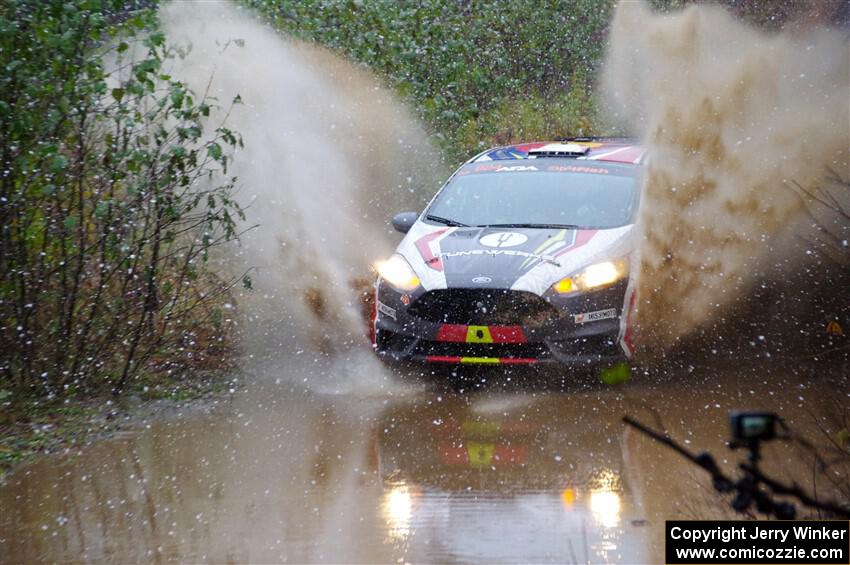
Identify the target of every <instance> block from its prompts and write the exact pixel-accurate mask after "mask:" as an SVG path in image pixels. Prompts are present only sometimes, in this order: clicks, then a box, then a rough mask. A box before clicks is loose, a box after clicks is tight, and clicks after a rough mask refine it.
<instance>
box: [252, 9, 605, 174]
mask: <svg viewBox="0 0 850 565" xmlns="http://www.w3.org/2000/svg"><path fill="white" fill-rule="evenodd" d="M243 2H244V3H245V4H247V5H249V6H252V7H254V8H256V9H257V10H259V11H260V12H261V13H262V14H264V15H265V16H267V17H268V18H269V19H270V21H271V22H272V23H273V24H274V25H275V26H277V27H279V28H281V29H283V30H285V31H287V32H289V33H291V34H293V35H295V36H297V37H300V38H303V39H307V40H311V41H315V42H318V43H320V44H322V45H325V46H328V47H330V48H332V49H335V50H338V51H341V52H342V53H343V54H345V55H347V56H348V57H350V58H352V59H354V60H355V61H358V62H360V63H362V64H364V65H366V66H368V67H370V68H371V69H372V70H374V71H376V72H378V73H380V74H382V75H383V76H384V77H386V78H387V80H388V81H389V82H390V83H391V84H392V86H394V87H395V89H396V90H397V91H398V92H400V93H401V94H402V96H404V97H405V98H406V99H407V100H408V101H409V102H410V103H411V105H412V106H413V107H414V108H416V109H418V111H419V112H420V113H421V117H422V118H423V119H424V120H425V122H426V123H427V124H429V125H430V126H431V127H432V129H433V131H434V132H435V135H436V137H437V138H438V139H440V140H441V141H442V143H443V147H444V149H446V150H447V153H448V156H449V157H450V158H452V159H458V158H462V157H466V156H468V154H469V153H470V152H474V151H477V150H479V149H480V147H481V146H482V145H490V144H491V143H494V142H508V141H517V140H520V139H522V140H529V139H534V138H552V137H557V136H564V135H573V134H582V133H585V134H587V133H590V132H591V131H592V130H593V128H594V125H595V122H596V113H595V109H594V103H593V84H592V80H591V78H592V77H594V76H596V72H597V67H598V65H599V63H600V61H601V58H602V54H603V39H604V34H605V30H606V26H607V24H608V20H609V18H610V16H611V9H612V4H613V2H612V1H611V0H571V1H565V0H547V1H542V2H536V3H534V4H533V5H524V4H518V3H516V2H509V1H507V0H486V1H481V2H469V1H457V0H425V1H417V2H412V1H402V2H397V1H394V0H373V1H367V2H358V1H351V0H243ZM517 120H520V121H517Z"/></svg>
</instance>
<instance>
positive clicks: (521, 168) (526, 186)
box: [426, 161, 636, 229]
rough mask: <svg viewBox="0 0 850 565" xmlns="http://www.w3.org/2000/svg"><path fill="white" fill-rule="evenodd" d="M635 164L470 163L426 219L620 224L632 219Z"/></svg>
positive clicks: (467, 222)
mask: <svg viewBox="0 0 850 565" xmlns="http://www.w3.org/2000/svg"><path fill="white" fill-rule="evenodd" d="M635 169H636V168H635V167H610V166H602V165H596V164H593V165H577V164H575V161H571V162H570V164H568V165H563V164H554V163H550V164H546V165H540V164H535V165H497V164H492V163H488V164H471V165H467V166H466V167H464V168H463V169H461V171H460V172H459V173H458V174H457V175H456V176H455V177H454V178H453V179H452V180H451V182H449V183H448V184H447V185H446V186H445V187H444V188H443V190H442V191H441V192H440V194H439V195H438V196H437V198H436V199H435V201H434V203H433V204H432V205H431V207H430V208H429V209H428V212H427V214H426V219H431V221H435V222H437V223H447V222H451V225H467V226H516V227H520V226H526V227H533V226H538V225H539V226H571V227H577V228H596V229H602V228H614V227H619V226H623V225H626V224H629V223H632V221H633V220H632V216H633V211H634V207H635V200H636V195H635V191H636V181H635V176H634V173H635ZM428 217H430V218H428Z"/></svg>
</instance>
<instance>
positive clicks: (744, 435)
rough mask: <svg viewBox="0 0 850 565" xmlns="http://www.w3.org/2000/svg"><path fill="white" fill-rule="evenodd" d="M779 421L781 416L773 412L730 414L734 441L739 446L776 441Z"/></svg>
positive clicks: (738, 412)
mask: <svg viewBox="0 0 850 565" xmlns="http://www.w3.org/2000/svg"><path fill="white" fill-rule="evenodd" d="M778 421H779V416H777V415H776V414H774V413H773V412H744V411H736V412H730V413H729V424H730V427H731V429H732V441H733V443H736V444H739V445H746V444H751V443H755V442H760V441H768V440H771V439H775V438H776V424H777V422H778Z"/></svg>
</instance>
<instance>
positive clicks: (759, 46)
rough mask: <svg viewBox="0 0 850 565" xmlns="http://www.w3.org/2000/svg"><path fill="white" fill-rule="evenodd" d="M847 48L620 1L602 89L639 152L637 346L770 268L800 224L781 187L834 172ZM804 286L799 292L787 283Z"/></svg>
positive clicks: (716, 309)
mask: <svg viewBox="0 0 850 565" xmlns="http://www.w3.org/2000/svg"><path fill="white" fill-rule="evenodd" d="M848 67H850V64H848V47H847V41H846V38H844V37H843V36H842V35H841V34H840V33H837V32H834V31H829V30H824V29H820V30H809V31H805V32H799V33H796V34H790V33H783V34H772V35H768V34H765V33H762V32H759V31H756V30H754V29H751V28H750V27H748V26H746V25H744V24H742V23H741V22H738V21H736V20H735V19H734V18H733V17H732V16H731V15H729V14H728V13H726V12H725V11H724V10H722V9H721V8H718V7H713V6H692V7H689V8H688V9H686V10H684V11H682V12H680V13H677V14H674V15H668V16H662V15H656V14H652V13H651V12H650V10H649V8H648V7H647V6H645V5H643V4H642V3H637V2H622V3H620V5H619V7H618V9H617V12H616V15H615V18H614V21H613V24H612V32H611V43H610V46H609V52H608V55H607V61H606V68H605V72H604V79H603V82H604V90H605V92H606V94H607V96H608V99H609V100H610V102H611V105H612V107H613V109H614V111H615V113H616V114H617V115H618V117H619V118H620V119H621V121H622V122H623V123H624V124H625V125H627V127H629V128H630V129H631V130H632V132H634V133H636V134H639V135H640V136H641V137H642V138H643V140H644V143H645V144H646V146H647V148H648V152H649V160H648V163H647V166H646V170H645V178H644V187H643V201H642V205H641V213H640V217H639V219H638V232H639V237H640V243H639V247H640V249H639V264H640V268H639V272H638V273H637V277H636V282H635V288H636V292H637V301H636V304H637V308H636V311H635V322H636V327H637V329H638V335H639V338H640V339H639V342H640V344H642V345H643V346H644V347H646V348H648V349H655V350H657V349H658V348H667V347H670V346H672V345H675V344H676V343H678V342H680V341H681V340H682V339H683V338H684V337H686V336H688V335H691V334H692V333H693V330H694V329H696V328H705V327H706V326H707V325H708V324H711V323H713V322H716V321H720V320H722V319H723V318H724V317H726V316H728V315H729V314H730V309H731V308H732V307H733V305H735V303H736V301H737V300H738V299H739V297H741V296H745V295H746V294H747V293H748V291H749V290H750V289H751V288H752V287H753V285H754V284H756V283H757V282H758V281H759V280H760V279H763V278H764V277H766V276H768V275H767V273H768V272H769V271H771V270H772V269H774V268H775V267H776V266H780V267H781V268H782V270H783V271H784V272H786V273H788V272H793V271H794V265H795V264H796V263H797V260H796V259H795V255H796V251H792V250H790V249H789V248H788V246H787V244H788V242H789V241H791V240H793V238H788V237H787V234H788V233H789V231H793V230H794V229H799V228H800V226H801V225H802V224H801V223H800V221H799V220H800V219H801V217H802V216H803V214H802V212H803V210H804V202H803V200H802V199H801V198H800V192H799V190H797V189H796V188H795V183H797V184H799V185H800V186H802V187H804V188H806V189H808V190H816V189H817V188H818V187H819V185H820V183H821V182H822V180H823V177H824V174H825V173H826V172H827V169H832V170H834V171H837V172H839V173H840V174H842V175H846V174H847V172H848V148H850V139H848V138H849V137H850V130H848V103H847V101H848V99H850V90H848V88H849V87H848V84H849V83H850V80H849V79H848ZM798 291H804V289H798Z"/></svg>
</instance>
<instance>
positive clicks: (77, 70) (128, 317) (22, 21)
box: [0, 0, 242, 396]
mask: <svg viewBox="0 0 850 565" xmlns="http://www.w3.org/2000/svg"><path fill="white" fill-rule="evenodd" d="M171 57H173V53H172V52H171V50H170V49H169V48H168V47H167V46H166V45H165V38H164V36H163V34H162V33H160V32H159V31H158V30H157V21H156V14H155V12H153V11H151V10H139V11H132V12H127V11H125V8H124V3H123V2H120V1H118V0H110V1H106V0H97V1H96V0H49V1H47V0H9V1H7V2H5V3H3V5H2V7H0V67H2V68H4V69H5V72H4V73H2V74H0V151H2V153H0V170H2V171H3V172H2V177H0V204H2V205H0V324H2V326H1V327H0V387H2V388H4V389H9V390H17V391H19V392H25V393H28V394H37V395H47V396H60V395H65V394H69V393H73V392H75V391H85V392H91V391H98V390H112V391H113V392H116V393H117V392H120V391H121V390H123V389H124V388H125V386H126V385H127V384H128V382H129V381H131V380H132V379H133V378H134V377H135V376H136V375H138V374H139V373H140V371H142V370H144V369H149V368H150V367H151V366H152V365H156V366H157V367H158V368H161V369H163V370H165V371H168V372H174V371H177V370H179V368H180V367H181V366H185V365H186V364H187V363H191V362H192V360H193V358H194V353H193V352H195V351H196V350H197V349H198V348H197V347H196V345H197V343H198V342H199V341H204V340H207V341H209V340H212V341H215V340H216V339H219V341H220V336H218V338H216V337H214V336H211V335H208V330H207V329H206V327H205V322H206V320H207V319H208V318H209V316H210V315H211V314H210V312H211V311H212V310H213V309H214V306H215V304H216V302H217V301H219V300H221V298H222V296H223V295H224V294H225V293H226V292H227V289H228V288H229V284H230V283H229V282H228V281H220V280H218V279H216V278H215V277H214V276H213V275H211V274H210V273H209V272H208V271H207V270H206V269H205V267H204V261H205V259H206V257H207V254H208V252H209V250H210V248H211V247H213V246H215V245H217V244H219V243H221V242H224V241H228V240H231V239H233V238H235V237H236V235H237V234H236V231H235V230H236V224H235V219H236V218H238V217H241V215H242V211H241V209H240V208H239V207H238V206H237V205H236V204H235V203H234V202H233V200H232V199H231V196H230V195H231V190H232V188H233V183H234V181H235V179H233V178H226V177H224V176H223V175H226V173H227V165H228V158H229V157H228V154H229V151H228V149H229V148H233V147H236V146H239V145H241V140H240V138H239V137H238V135H236V134H235V133H233V132H232V131H230V130H228V129H227V128H225V127H223V126H219V127H218V128H217V129H215V130H214V132H212V133H210V134H207V135H206V136H205V135H203V134H204V131H205V129H207V124H206V120H207V116H208V115H209V107H210V105H211V104H212V103H213V101H212V100H206V99H196V97H195V95H194V93H192V92H191V91H190V90H189V89H188V88H187V87H186V86H185V85H184V84H183V83H181V82H179V81H176V80H173V79H171V77H169V76H168V75H166V74H165V73H164V68H165V65H166V63H167V62H168V60H169V59H170V58H171ZM219 178H221V180H220V181H219V180H217V179H219ZM218 182H220V184H216V183H218Z"/></svg>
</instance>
